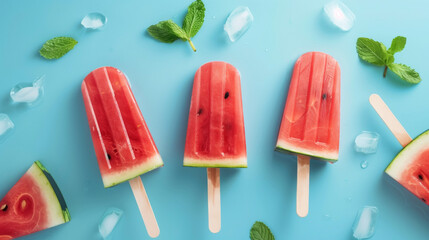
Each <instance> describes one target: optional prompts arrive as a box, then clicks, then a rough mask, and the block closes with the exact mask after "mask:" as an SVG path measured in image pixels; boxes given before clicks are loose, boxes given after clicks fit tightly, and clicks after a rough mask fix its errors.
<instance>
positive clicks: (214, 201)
mask: <svg viewBox="0 0 429 240" xmlns="http://www.w3.org/2000/svg"><path fill="white" fill-rule="evenodd" d="M207 193H208V207H209V229H210V231H211V232H212V233H218V232H219V231H220V227H221V222H220V171H219V168H207Z"/></svg>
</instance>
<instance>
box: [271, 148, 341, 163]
mask: <svg viewBox="0 0 429 240" xmlns="http://www.w3.org/2000/svg"><path fill="white" fill-rule="evenodd" d="M275 150H276V151H277V152H281V153H288V154H292V155H306V156H310V157H313V158H316V159H318V160H322V161H326V162H330V163H335V162H337V161H338V158H327V157H324V156H321V155H320V154H319V155H317V154H308V153H302V152H299V151H295V150H291V149H286V148H283V147H281V146H279V145H277V146H276V148H275Z"/></svg>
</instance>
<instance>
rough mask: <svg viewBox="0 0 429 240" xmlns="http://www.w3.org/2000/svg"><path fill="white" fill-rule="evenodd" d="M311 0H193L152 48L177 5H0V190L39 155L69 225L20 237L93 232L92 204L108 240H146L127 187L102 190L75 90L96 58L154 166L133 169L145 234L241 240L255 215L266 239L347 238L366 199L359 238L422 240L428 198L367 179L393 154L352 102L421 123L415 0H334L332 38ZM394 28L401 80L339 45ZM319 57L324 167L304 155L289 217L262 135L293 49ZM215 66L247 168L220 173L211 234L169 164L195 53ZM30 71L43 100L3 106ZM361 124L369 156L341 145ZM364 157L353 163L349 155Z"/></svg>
mask: <svg viewBox="0 0 429 240" xmlns="http://www.w3.org/2000/svg"><path fill="white" fill-rule="evenodd" d="M326 2H327V1H326V0H311V1H310V0H307V1H295V0H294V1H292V0H287V1H258V0H249V1H245V0H237V1H227V0H217V1H212V0H205V5H206V9H207V10H206V18H205V23H204V25H203V27H202V29H201V31H200V32H199V33H198V34H197V35H196V36H195V38H194V39H193V41H194V44H195V46H196V47H197V49H198V51H197V52H196V53H194V52H192V51H191V49H190V47H189V45H188V44H187V43H184V42H181V41H177V42H175V43H173V44H164V43H160V42H157V41H155V40H154V39H152V38H150V37H149V36H148V34H147V33H146V31H145V29H146V28H147V27H148V26H150V25H151V24H155V23H157V22H158V21H160V20H167V19H169V18H172V19H173V20H174V21H176V22H178V23H181V22H182V19H183V17H184V15H185V13H186V10H187V6H188V5H189V4H190V3H191V0H186V1H183V0H182V1H172V0H159V1H138V0H133V1H113V0H100V1H84V0H79V1H77V0H76V1H56V0H49V1H23V0H3V1H1V2H0V9H1V14H0V29H1V33H0V34H1V37H0V73H1V80H0V82H1V85H0V112H4V113H7V114H9V116H10V117H11V119H12V120H13V121H14V123H15V126H16V127H15V130H14V132H13V134H12V135H11V136H10V137H9V138H8V139H7V140H6V141H5V142H4V143H1V144H0V162H1V167H0V182H1V184H0V196H2V195H4V194H6V192H7V191H8V190H9V189H10V187H11V186H12V185H13V184H14V183H15V182H16V181H17V180H18V179H19V178H20V176H21V175H22V174H23V173H24V172H25V171H26V170H27V168H28V167H29V166H30V165H31V164H32V162H33V161H35V160H38V159H40V160H42V162H43V163H44V164H45V166H46V167H47V168H48V169H49V170H50V172H51V173H52V174H53V176H54V177H55V179H56V181H57V183H58V185H59V186H60V188H61V190H62V192H63V194H64V197H65V198H66V200H67V204H68V206H69V210H70V213H71V216H72V220H71V222H69V223H67V224H64V225H61V226H59V227H56V228H52V229H49V230H46V231H42V232H39V233H36V234H33V235H31V236H28V237H23V238H22V239H64V240H65V239H96V236H97V235H96V234H97V224H98V221H99V220H100V217H101V216H102V214H103V212H104V210H105V209H106V208H108V207H110V206H115V207H118V208H121V209H123V210H124V212H125V213H124V217H123V219H122V220H121V222H120V223H119V225H118V228H117V229H116V230H115V232H114V233H113V238H114V239H131V240H132V239H149V237H148V235H147V233H146V230H145V228H144V225H143V222H142V219H141V217H140V215H139V212H138V209H137V205H136V203H135V200H134V198H133V195H132V192H131V189H130V187H129V184H127V183H124V184H121V185H119V186H117V187H114V188H110V189H104V188H103V185H102V182H101V177H100V173H99V170H98V165H97V162H96V159H95V154H94V150H93V146H92V141H91V138H90V133H89V129H88V124H87V118H86V114H85V109H84V104H83V100H82V96H81V92H80V84H81V82H82V80H83V78H84V77H85V76H86V75H87V74H88V73H89V72H90V71H92V70H93V69H95V68H98V67H101V66H105V65H109V66H115V67H117V68H119V69H121V70H122V71H124V72H125V73H126V74H127V75H128V77H129V79H130V81H131V83H132V87H133V91H134V94H135V96H136V99H137V101H138V103H139V105H140V108H141V110H142V112H143V115H144V117H145V119H146V121H147V124H148V126H149V129H150V130H151V133H152V135H153V138H154V139H155V142H156V144H157V146H158V148H159V151H160V153H161V155H162V157H163V160H164V162H165V166H164V167H163V168H161V169H158V170H155V171H153V172H150V173H147V174H144V175H143V176H142V180H143V182H144V184H145V186H146V190H147V192H148V195H149V198H150V200H151V203H152V207H153V209H154V211H155V215H156V217H157V220H158V223H159V226H160V229H161V234H160V236H159V239H167V240H172V239H174V240H181V239H187V240H188V239H222V240H224V239H228V240H230V239H249V237H248V235H249V230H250V228H251V226H252V224H253V223H254V222H255V221H256V220H260V221H263V222H265V223H266V224H267V225H268V226H269V227H270V228H271V230H272V232H273V233H274V235H275V236H276V239H351V238H352V237H351V236H352V231H351V226H352V223H353V220H354V217H355V215H356V213H357V211H358V210H359V209H360V208H361V207H363V206H364V205H374V206H377V207H378V208H379V218H378V219H377V221H378V222H377V230H376V234H375V236H374V237H373V239H427V238H428V237H427V235H428V234H429V228H428V227H427V226H428V221H429V210H428V207H427V206H426V205H425V204H423V203H421V202H420V201H419V200H418V199H417V198H415V197H414V196H413V195H411V194H410V193H408V192H407V191H405V190H404V189H402V188H401V187H400V185H399V184H397V183H395V182H392V181H391V180H389V178H388V177H386V175H385V174H383V170H384V168H385V167H386V166H387V165H388V164H389V162H390V161H391V160H392V159H393V157H394V156H395V154H396V153H398V151H399V150H400V149H401V146H400V145H399V143H398V142H397V141H396V140H395V139H394V137H393V135H392V134H391V133H390V132H389V130H388V129H387V127H386V126H385V125H384V123H383V122H382V121H381V120H380V119H379V117H378V116H377V115H376V113H375V111H374V110H373V109H372V108H371V106H370V105H369V103H368V97H369V96H370V94H371V93H378V94H380V95H381V96H382V98H383V99H384V100H385V101H386V102H387V104H388V105H389V106H390V107H391V109H392V111H393V112H394V113H395V115H396V116H397V117H398V119H399V120H400V121H401V122H402V123H403V125H404V127H405V129H407V131H408V132H409V134H410V135H411V136H412V137H415V136H417V135H418V134H419V133H421V132H423V131H424V130H426V129H427V128H428V125H429V124H428V120H429V112H428V111H427V102H428V100H429V95H428V87H429V79H428V74H429V70H428V68H427V59H426V56H427V41H428V30H427V22H428V20H429V15H428V14H427V11H426V10H427V8H428V7H429V3H427V2H425V1H417V0H410V1H399V0H389V1H388V0H379V1H369V0H365V1H351V0H348V1H345V3H346V4H347V5H348V6H349V7H350V8H351V9H352V10H353V11H354V13H355V14H356V24H355V26H354V28H353V29H352V30H351V31H350V32H341V31H340V30H337V29H336V28H335V27H333V26H331V25H330V24H329V23H328V22H327V21H326V19H325V18H324V16H323V11H322V8H323V5H324V4H325V3H326ZM240 5H246V6H248V7H249V8H250V9H251V11H252V13H253V15H254V18H255V21H254V23H253V25H252V27H251V28H250V29H249V31H248V32H247V33H246V35H244V36H243V37H242V38H241V39H240V40H239V41H238V42H236V43H233V44H232V43H229V42H228V41H227V39H226V37H225V35H224V33H223V24H224V22H225V20H226V18H227V16H228V14H229V13H230V12H231V11H232V10H233V9H234V8H235V7H237V6H240ZM94 11H97V12H101V13H103V14H105V15H106V16H107V18H108V23H107V25H106V26H105V27H104V28H103V29H102V30H100V31H87V30H85V29H83V28H82V27H81V26H80V21H81V19H82V18H83V17H84V16H85V15H86V14H87V13H89V12H94ZM397 35H402V36H405V37H407V45H406V47H405V50H404V51H403V52H401V53H398V54H397V56H396V61H397V62H400V63H405V64H408V65H410V66H412V67H414V68H415V69H416V70H417V71H418V72H419V73H420V74H421V77H422V79H423V81H422V82H421V83H420V84H418V85H416V86H410V85H408V84H404V83H402V82H401V81H400V80H399V79H398V78H397V77H396V76H394V75H393V74H391V73H390V72H389V73H388V76H387V78H383V77H382V73H383V68H381V67H375V66H372V65H369V64H366V63H364V62H362V61H360V60H359V58H358V56H357V54H356V50H355V43H356V39H357V38H358V37H362V36H365V37H370V38H374V39H376V40H378V41H382V42H383V43H385V44H386V45H387V46H390V42H391V40H392V39H393V38H394V37H396V36H397ZM56 36H72V37H74V38H76V39H77V40H78V41H79V43H78V44H77V45H76V46H75V48H74V49H73V50H72V51H71V52H69V53H68V54H67V55H65V56H64V57H63V58H61V59H59V60H54V61H48V60H45V59H43V58H41V57H40V56H39V54H38V50H39V49H40V47H41V46H42V44H43V43H44V42H45V41H46V40H48V39H51V38H53V37H56ZM307 51H323V52H326V53H329V54H330V55H332V56H333V57H334V58H336V59H337V60H338V62H339V64H340V66H341V71H342V72H341V73H342V99H341V143H340V159H339V162H338V163H336V164H325V163H322V162H318V161H316V160H312V161H311V178H310V212H309V215H308V217H306V218H299V217H298V216H297V215H296V213H295V198H296V194H295V191H296V187H295V186H296V158H295V157H293V156H289V155H285V154H281V153H277V152H274V151H273V149H274V146H275V142H276V139H277V131H278V128H279V125H280V120H281V115H282V113H283V108H284V103H285V100H286V96H287V90H288V86H289V79H290V76H291V73H292V68H293V64H294V62H295V61H296V59H297V58H298V57H299V56H300V55H301V54H303V53H305V52H307ZM212 60H222V61H227V62H229V63H231V64H233V65H234V66H235V67H237V68H238V69H239V70H240V72H241V76H242V79H241V81H242V93H243V105H244V118H245V128H246V139H247V149H248V163H249V167H248V168H247V169H239V170H237V169H222V170H221V199H222V230H221V231H220V233H218V234H212V233H210V232H209V230H208V226H207V225H208V223H207V190H206V187H207V186H206V185H207V184H206V171H205V169H199V168H185V167H182V161H183V151H184V143H185V134H186V127H187V118H188V110H189V104H190V98H191V88H192V83H193V76H194V73H195V71H196V70H197V69H198V67H199V66H200V65H202V64H204V63H206V62H208V61H212ZM43 74H45V75H46V85H45V95H44V98H43V101H42V103H41V104H40V105H39V106H37V107H34V108H26V107H23V106H13V105H11V104H10V103H9V91H10V89H11V88H12V87H13V86H14V85H16V84H17V83H19V82H31V81H33V80H34V79H35V78H36V77H38V76H41V75H43ZM361 130H369V131H376V132H378V133H380V135H381V141H380V144H379V149H378V152H377V153H376V154H373V155H363V154H358V153H355V152H354V150H353V141H354V138H355V136H356V135H357V134H358V133H359V132H360V131H361ZM363 160H368V163H369V166H368V168H367V169H361V167H360V163H361V161H363Z"/></svg>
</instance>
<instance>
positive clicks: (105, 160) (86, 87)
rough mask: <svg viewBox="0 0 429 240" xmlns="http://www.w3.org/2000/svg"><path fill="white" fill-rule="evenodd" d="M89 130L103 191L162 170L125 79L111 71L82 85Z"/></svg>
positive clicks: (100, 72) (93, 75)
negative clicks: (159, 168) (144, 174)
mask: <svg viewBox="0 0 429 240" xmlns="http://www.w3.org/2000/svg"><path fill="white" fill-rule="evenodd" d="M82 94H83V99H84V102H85V108H86V113H87V116H88V122H89V128H90V131H91V136H92V141H93V144H94V148H95V153H96V156H97V161H98V165H99V168H100V172H101V176H102V179H103V184H104V187H111V186H114V185H116V184H119V183H121V182H124V181H127V180H130V179H132V178H135V177H137V176H139V175H141V174H143V173H145V172H148V171H150V170H153V169H155V168H158V167H161V166H163V162H162V159H161V157H160V155H159V152H158V149H157V148H156V146H155V143H154V141H153V139H152V136H151V134H150V132H149V129H148V127H147V125H146V122H145V121H144V119H143V115H142V113H141V111H140V109H139V107H138V105H137V102H136V100H135V98H134V95H133V93H132V91H131V88H130V85H129V84H128V80H127V78H126V76H125V75H124V74H123V73H122V72H121V71H120V70H118V69H116V68H113V67H101V68H98V69H96V70H94V71H92V72H91V73H90V74H88V76H86V77H85V79H84V81H83V83H82Z"/></svg>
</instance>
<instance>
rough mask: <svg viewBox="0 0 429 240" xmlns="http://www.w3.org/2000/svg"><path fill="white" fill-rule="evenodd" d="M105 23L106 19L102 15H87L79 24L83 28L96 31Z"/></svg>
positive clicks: (95, 13) (94, 13)
mask: <svg viewBox="0 0 429 240" xmlns="http://www.w3.org/2000/svg"><path fill="white" fill-rule="evenodd" d="M106 23H107V18H106V16H104V15H103V14H102V13H98V12H93V13H88V14H87V15H86V16H85V17H84V18H83V19H82V21H81V22H80V24H82V26H83V27H84V28H89V29H98V28H101V27H103V26H104V25H105V24H106Z"/></svg>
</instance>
